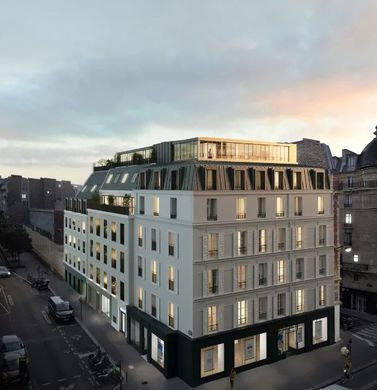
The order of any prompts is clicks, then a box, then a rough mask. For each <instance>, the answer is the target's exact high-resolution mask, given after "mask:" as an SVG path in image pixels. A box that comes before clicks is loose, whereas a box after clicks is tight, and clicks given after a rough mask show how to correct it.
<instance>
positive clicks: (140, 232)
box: [137, 225, 143, 246]
mask: <svg viewBox="0 0 377 390" xmlns="http://www.w3.org/2000/svg"><path fill="white" fill-rule="evenodd" d="M137 243H138V246H143V227H142V226H141V225H139V226H138V229H137Z"/></svg>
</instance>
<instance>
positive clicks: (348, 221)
mask: <svg viewBox="0 0 377 390" xmlns="http://www.w3.org/2000/svg"><path fill="white" fill-rule="evenodd" d="M344 223H345V224H346V225H351V224H352V214H349V213H347V214H346V217H345V222H344Z"/></svg>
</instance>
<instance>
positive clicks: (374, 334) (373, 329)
mask: <svg viewBox="0 0 377 390" xmlns="http://www.w3.org/2000/svg"><path fill="white" fill-rule="evenodd" d="M353 335H354V336H355V337H357V338H358V339H362V340H364V341H366V342H367V343H368V345H369V346H371V347H374V346H375V345H376V344H377V324H371V325H369V326H367V327H365V328H364V329H360V330H359V331H357V332H355V333H353Z"/></svg>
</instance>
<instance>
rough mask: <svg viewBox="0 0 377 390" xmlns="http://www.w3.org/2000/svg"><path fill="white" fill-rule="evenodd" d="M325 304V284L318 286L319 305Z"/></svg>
mask: <svg viewBox="0 0 377 390" xmlns="http://www.w3.org/2000/svg"><path fill="white" fill-rule="evenodd" d="M325 304H326V286H324V285H321V286H319V306H325Z"/></svg>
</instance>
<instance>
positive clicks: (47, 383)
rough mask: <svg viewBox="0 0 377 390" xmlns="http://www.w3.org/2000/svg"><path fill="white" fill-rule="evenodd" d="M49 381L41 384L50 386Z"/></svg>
mask: <svg viewBox="0 0 377 390" xmlns="http://www.w3.org/2000/svg"><path fill="white" fill-rule="evenodd" d="M50 385H51V382H46V383H42V386H50Z"/></svg>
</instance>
